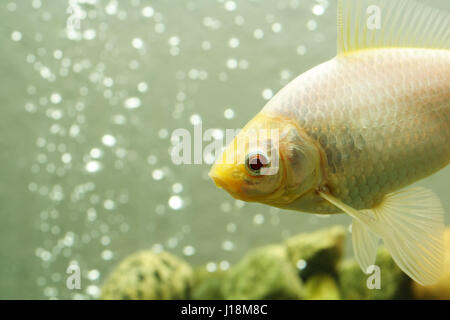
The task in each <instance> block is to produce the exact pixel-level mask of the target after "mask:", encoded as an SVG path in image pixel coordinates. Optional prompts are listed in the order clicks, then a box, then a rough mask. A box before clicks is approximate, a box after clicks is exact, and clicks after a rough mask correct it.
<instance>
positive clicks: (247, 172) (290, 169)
mask: <svg viewBox="0 0 450 320" xmlns="http://www.w3.org/2000/svg"><path fill="white" fill-rule="evenodd" d="M209 176H210V177H211V178H212V179H213V181H214V182H215V184H216V186H218V187H219V188H223V189H225V190H226V191H227V192H228V193H229V194H230V195H231V196H233V197H234V198H236V199H239V200H243V201H248V202H261V203H265V204H269V205H274V206H283V205H285V204H288V203H290V202H292V201H294V200H295V199H297V198H298V197H300V196H302V194H304V193H305V192H306V191H308V190H310V189H311V188H312V187H313V186H315V185H316V184H317V181H318V180H319V176H320V155H319V152H318V149H317V147H316V145H315V144H314V143H312V141H311V140H309V139H305V138H304V137H303V134H302V132H301V130H300V129H299V128H298V126H297V125H296V124H295V123H294V122H293V121H292V120H289V119H286V118H281V117H277V116H270V115H266V114H261V113H260V114H258V115H257V116H256V117H255V118H253V119H252V120H251V121H250V122H249V123H248V124H247V125H246V126H245V127H244V128H243V129H242V130H241V131H240V132H239V133H238V134H237V135H236V136H235V137H234V140H233V141H232V142H231V143H230V144H229V145H228V146H227V147H226V148H225V150H224V151H223V153H222V154H221V155H220V156H219V157H218V159H217V160H216V162H215V163H214V165H213V166H212V168H211V171H210V172H209Z"/></svg>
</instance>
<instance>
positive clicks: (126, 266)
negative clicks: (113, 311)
mask: <svg viewBox="0 0 450 320" xmlns="http://www.w3.org/2000/svg"><path fill="white" fill-rule="evenodd" d="M192 278H193V271H192V268H191V267H190V266H189V265H188V264H187V263H186V262H184V261H182V260H181V259H179V258H177V257H175V256H174V255H172V254H170V253H167V252H161V253H155V252H153V251H151V250H147V251H141V252H137V253H134V254H132V255H131V256H129V257H127V258H126V259H125V260H123V261H122V262H121V263H120V264H119V265H118V266H117V267H116V268H115V269H114V270H113V271H112V272H111V274H110V275H109V276H108V278H107V279H106V281H105V283H104V284H103V287H102V290H101V299H104V300H110V299H118V300H162V299H189V298H190V290H191V287H192Z"/></svg>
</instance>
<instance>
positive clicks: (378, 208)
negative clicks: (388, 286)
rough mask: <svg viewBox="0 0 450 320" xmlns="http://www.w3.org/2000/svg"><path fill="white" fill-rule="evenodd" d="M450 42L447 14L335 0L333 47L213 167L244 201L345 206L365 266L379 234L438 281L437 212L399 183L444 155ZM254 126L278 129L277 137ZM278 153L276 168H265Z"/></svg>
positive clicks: (422, 192) (415, 269) (432, 201)
mask: <svg viewBox="0 0 450 320" xmlns="http://www.w3.org/2000/svg"><path fill="white" fill-rule="evenodd" d="M449 49H450V18H449V14H448V13H447V12H442V11H438V10H435V9H430V8H427V7H424V6H423V5H421V4H418V3H416V2H413V1H409V0H407V1H385V0H370V1H369V0H341V1H339V6H338V55H337V57H335V58H334V59H332V60H330V61H328V62H325V63H323V64H321V65H319V66H317V67H315V68H313V69H311V70H309V71H307V72H306V73H304V74H302V75H300V76H299V77H297V78H296V79H294V80H293V81H292V82H291V83H289V84H288V85H287V86H286V87H284V88H283V89H282V90H281V91H280V92H278V93H277V94H276V95H275V96H274V97H273V98H272V100H271V101H269V102H268V103H267V105H266V106H265V107H264V108H263V110H262V111H261V112H260V113H259V114H257V115H256V116H255V118H253V119H252V120H251V121H250V122H249V123H248V124H247V125H246V126H245V128H244V129H243V130H242V131H241V132H240V133H239V134H238V135H237V136H236V138H235V140H234V142H233V143H231V144H230V145H229V146H228V147H227V149H226V150H225V152H224V154H223V155H222V157H221V158H220V159H219V160H218V161H217V163H216V164H214V166H213V168H212V169H211V172H210V176H211V177H212V178H213V180H214V181H215V183H216V184H217V185H218V186H219V187H223V188H224V189H226V190H227V191H228V192H229V193H230V194H231V195H232V196H234V197H235V198H238V199H241V200H245V201H254V202H261V203H264V204H267V205H271V206H276V207H280V208H285V209H291V210H298V211H302V212H310V213H342V212H343V213H347V214H348V215H350V216H351V217H352V218H353V222H352V241H353V248H354V253H355V257H356V259H357V261H358V262H359V263H360V265H361V268H362V269H363V271H364V272H366V270H367V268H368V266H370V265H372V264H374V263H375V258H376V249H377V245H378V242H379V239H382V240H383V242H384V244H385V246H386V248H387V249H388V250H389V252H390V253H391V255H392V257H393V259H394V261H395V262H396V263H397V264H398V266H399V267H400V268H401V269H402V270H403V271H404V272H405V273H407V274H408V275H409V276H410V277H411V278H412V279H414V280H415V281H417V282H418V283H420V284H423V285H427V284H431V283H433V282H435V281H436V280H437V279H438V278H439V276H440V274H441V270H442V263H443V244H442V239H443V230H444V211H443V209H442V206H441V203H440V201H439V199H438V198H437V196H436V195H434V193H433V192H432V191H430V190H427V189H424V188H411V189H404V190H402V189H403V188H404V187H406V186H408V185H410V184H412V183H414V182H416V181H417V180H420V179H423V178H425V177H427V176H429V175H431V174H433V173H435V172H437V171H438V170H440V169H442V168H444V167H446V166H447V165H448V163H449V161H450V142H449V141H450V50H449ZM261 130H265V131H268V130H269V131H270V130H277V131H278V133H279V134H278V136H279V141H277V143H276V145H275V146H274V140H273V139H270V138H268V135H260V134H255V132H259V131H261ZM255 138H256V139H257V140H258V143H257V148H255V147H254V144H252V143H250V142H249V141H250V140H251V139H255ZM274 159H277V160H279V161H278V164H277V166H276V171H275V173H274V172H272V173H270V174H263V171H262V170H267V169H270V168H271V167H272V166H275V163H276V161H274Z"/></svg>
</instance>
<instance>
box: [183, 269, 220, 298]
mask: <svg viewBox="0 0 450 320" xmlns="http://www.w3.org/2000/svg"><path fill="white" fill-rule="evenodd" d="M225 274H226V272H225V271H222V270H217V271H214V272H210V271H207V270H206V267H200V268H197V269H195V270H194V282H193V286H192V294H191V297H192V299H196V300H223V299H224V298H225V297H224V296H223V293H222V285H223V282H224V278H225Z"/></svg>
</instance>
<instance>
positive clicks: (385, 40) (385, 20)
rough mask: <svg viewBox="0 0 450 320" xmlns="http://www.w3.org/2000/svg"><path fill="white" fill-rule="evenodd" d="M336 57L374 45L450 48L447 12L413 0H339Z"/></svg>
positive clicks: (448, 16)
mask: <svg viewBox="0 0 450 320" xmlns="http://www.w3.org/2000/svg"><path fill="white" fill-rule="evenodd" d="M338 1H339V2H338V10H337V11H338V16H337V24H338V34H337V53H338V56H341V55H346V54H349V53H352V52H355V51H359V50H365V49H376V48H430V49H450V14H449V13H448V12H447V11H444V10H438V9H433V8H430V7H427V6H425V5H423V4H421V3H419V2H417V1H413V0H338Z"/></svg>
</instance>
